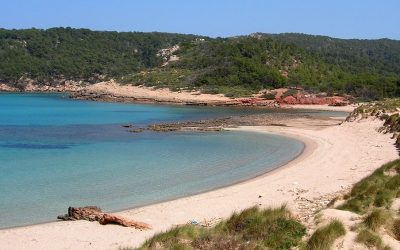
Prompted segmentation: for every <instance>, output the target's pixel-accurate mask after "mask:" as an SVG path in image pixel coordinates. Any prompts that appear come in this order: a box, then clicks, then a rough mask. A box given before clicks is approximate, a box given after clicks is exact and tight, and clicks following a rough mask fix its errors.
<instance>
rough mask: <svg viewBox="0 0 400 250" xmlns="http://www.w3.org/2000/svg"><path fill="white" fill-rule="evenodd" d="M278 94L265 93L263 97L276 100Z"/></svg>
mask: <svg viewBox="0 0 400 250" xmlns="http://www.w3.org/2000/svg"><path fill="white" fill-rule="evenodd" d="M275 96H276V93H275V92H269V93H264V94H263V95H262V96H261V97H262V98H264V99H267V100H275Z"/></svg>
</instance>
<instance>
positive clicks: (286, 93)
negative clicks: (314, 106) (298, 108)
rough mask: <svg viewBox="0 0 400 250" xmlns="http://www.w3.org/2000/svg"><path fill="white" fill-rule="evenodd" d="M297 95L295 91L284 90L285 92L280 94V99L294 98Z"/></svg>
mask: <svg viewBox="0 0 400 250" xmlns="http://www.w3.org/2000/svg"><path fill="white" fill-rule="evenodd" d="M297 93H298V91H297V90H295V89H289V90H286V91H285V92H284V93H283V94H282V98H285V97H287V96H295V95H297Z"/></svg>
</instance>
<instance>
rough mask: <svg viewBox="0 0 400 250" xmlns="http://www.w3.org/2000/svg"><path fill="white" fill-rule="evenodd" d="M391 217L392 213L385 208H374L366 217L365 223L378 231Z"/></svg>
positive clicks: (369, 227)
mask: <svg viewBox="0 0 400 250" xmlns="http://www.w3.org/2000/svg"><path fill="white" fill-rule="evenodd" d="M389 219H391V216H390V213H389V212H388V211H387V210H384V209H374V210H373V211H372V212H371V213H370V214H368V215H367V217H365V219H364V225H365V226H366V227H367V228H368V229H371V230H372V231H377V230H378V229H379V228H380V227H381V226H383V225H385V224H386V223H387V222H388V221H389Z"/></svg>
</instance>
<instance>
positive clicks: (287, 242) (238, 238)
mask: <svg viewBox="0 0 400 250" xmlns="http://www.w3.org/2000/svg"><path fill="white" fill-rule="evenodd" d="M305 232H306V229H305V227H304V226H303V225H301V224H300V223H299V222H297V221H296V220H295V219H293V217H292V216H291V214H290V213H289V211H288V210H287V209H286V208H285V207H284V206H283V207H281V208H277V209H265V210H261V209H259V208H258V207H252V208H249V209H246V210H244V211H243V212H241V213H238V214H237V213H235V214H233V215H232V216H231V217H230V218H229V219H228V220H226V221H222V222H220V223H219V224H217V225H216V226H214V227H213V228H204V227H200V226H197V225H184V226H179V227H175V228H174V229H172V230H169V231H167V232H165V233H161V234H158V235H155V236H154V237H153V238H151V239H149V240H148V241H146V242H145V243H144V244H143V245H142V246H141V247H140V248H139V249H156V248H162V249H291V248H292V247H295V246H297V245H298V244H299V243H300V241H301V238H302V237H303V236H304V235H305Z"/></svg>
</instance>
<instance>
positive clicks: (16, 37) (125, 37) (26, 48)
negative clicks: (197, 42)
mask: <svg viewBox="0 0 400 250" xmlns="http://www.w3.org/2000/svg"><path fill="white" fill-rule="evenodd" d="M196 37H197V36H193V35H179V34H166V33H155V32H154V33H139V32H101V31H91V30H88V29H72V28H52V29H48V30H39V29H27V30H5V29H0V55H1V58H2V60H1V61H0V79H1V80H2V81H6V82H16V81H17V80H18V79H19V78H20V77H30V78H33V79H38V80H41V81H45V80H50V79H51V78H54V77H65V78H68V79H84V80H93V81H96V78H98V77H99V76H109V77H118V76H124V75H127V74H129V73H131V72H135V71H140V70H142V69H144V68H152V67H157V66H158V65H159V64H160V63H161V62H162V58H161V57H159V56H157V53H158V51H159V50H160V49H162V48H165V47H169V46H172V45H174V44H177V43H179V42H185V41H191V40H193V39H195V38H196Z"/></svg>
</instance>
